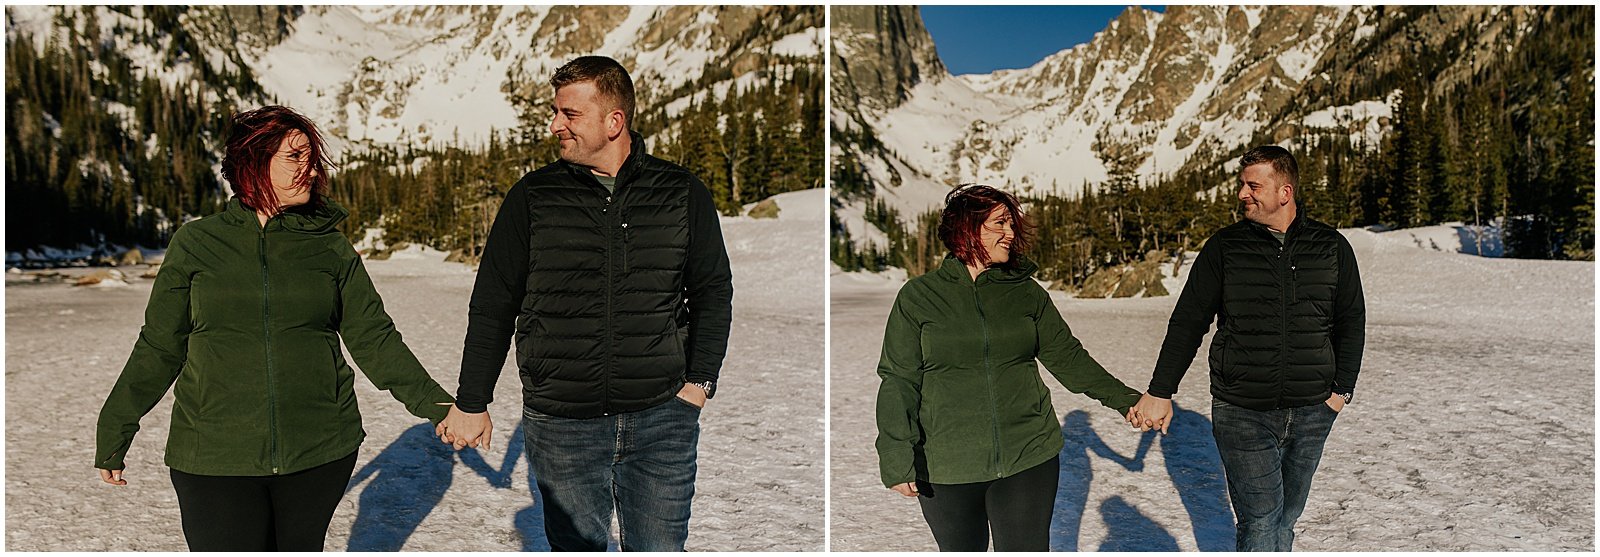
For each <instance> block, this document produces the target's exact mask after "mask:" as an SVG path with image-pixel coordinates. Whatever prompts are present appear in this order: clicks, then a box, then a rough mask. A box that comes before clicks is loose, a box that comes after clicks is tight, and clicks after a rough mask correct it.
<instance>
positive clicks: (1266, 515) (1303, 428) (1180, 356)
mask: <svg viewBox="0 0 1600 557" xmlns="http://www.w3.org/2000/svg"><path fill="white" fill-rule="evenodd" d="M1239 167H1240V171H1239V184H1240V186H1239V199H1240V201H1243V202H1244V216H1245V220H1244V221H1242V222H1239V223H1236V224H1233V225H1230V226H1228V227H1226V228H1223V229H1222V230H1219V231H1217V233H1216V234H1213V235H1212V236H1211V238H1210V239H1208V240H1207V241H1206V244H1205V247H1203V248H1201V249H1200V256H1199V257H1198V258H1196V259H1195V262H1194V266H1193V267H1192V268H1190V270H1189V280H1188V283H1187V284H1185V285H1184V287H1183V294H1182V295H1180V296H1179V298H1178V304H1177V306H1176V307H1175V308H1174V309H1173V310H1172V319H1171V320H1170V321H1169V322H1168V324H1167V338H1166V340H1165V341H1164V342H1163V343H1162V344H1161V355H1160V357H1159V359H1158V361H1157V362H1156V369H1155V374H1154V377H1152V378H1151V380H1150V388H1149V390H1148V391H1146V393H1145V395H1144V397H1143V398H1141V399H1140V400H1139V403H1138V404H1137V405H1135V406H1134V410H1133V412H1132V414H1133V416H1132V417H1130V419H1129V421H1130V422H1131V423H1133V424H1134V425H1135V426H1141V427H1159V428H1160V429H1161V430H1162V432H1163V433H1165V432H1166V429H1167V425H1168V421H1169V420H1170V418H1171V416H1172V400H1171V398H1172V395H1173V393H1175V392H1177V390H1178V382H1179V380H1181V379H1183V374H1184V372H1185V371H1187V370H1188V368H1189V363H1190V362H1191V361H1193V360H1194V356H1195V351H1196V350H1197V349H1198V348H1199V346H1200V340H1201V337H1203V336H1205V334H1206V331H1207V329H1209V328H1210V327H1211V318H1212V317H1213V316H1215V317H1216V318H1217V334H1216V336H1215V337H1213V338H1212V341H1211V356H1210V364H1211V395H1212V403H1211V404H1212V406H1211V420H1212V422H1211V425H1212V428H1211V429H1212V435H1213V436H1214V437H1215V438H1216V441H1217V451H1218V452H1219V453H1220V454H1221V457H1222V466H1223V469H1224V471H1225V472H1226V475H1227V480H1228V496H1229V498H1230V499H1231V500H1232V501H1233V511H1234V515H1235V519H1236V523H1237V524H1236V526H1237V530H1236V541H1237V543H1238V550H1239V551H1289V550H1290V547H1291V545H1292V544H1293V542H1294V523H1295V521H1296V520H1298V519H1299V518H1300V513H1301V512H1302V511H1304V510H1305V504H1306V495H1307V494H1308V493H1309V492H1310V489H1311V476H1312V473H1314V472H1316V469H1317V462H1318V461H1319V460H1321V458H1322V446H1323V443H1324V442H1325V441H1327V438H1328V432H1329V431H1330V430H1331V429H1332V428H1333V421H1334V418H1335V417H1336V416H1337V415H1338V412H1339V411H1341V410H1343V409H1344V406H1345V405H1346V404H1349V403H1350V402H1351V400H1352V397H1353V395H1354V393H1355V386H1356V374H1357V373H1358V372H1359V371H1360V370H1361V347H1362V342H1363V341H1364V339H1365V336H1366V332H1365V327H1366V306H1365V302H1364V301H1363V298H1362V293H1361V276H1360V274H1359V273H1358V272H1357V270H1356V258H1355V252H1354V251H1353V250H1351V249H1350V242H1348V241H1346V240H1345V238H1344V236H1342V235H1340V234H1339V232H1338V231H1337V230H1334V229H1333V228H1332V227H1329V226H1328V225H1326V224H1322V223H1320V222H1317V221H1314V220H1311V219H1309V218H1306V217H1305V216H1304V215H1302V214H1301V213H1300V210H1299V207H1298V204H1297V203H1296V202H1295V188H1296V187H1298V185H1299V169H1298V166H1297V165H1296V164H1295V160H1294V156H1293V155H1291V154H1289V151H1287V150H1285V149H1283V148H1282V147H1278V146H1274V145H1267V146H1262V147H1256V148H1254V149H1251V150H1250V151H1249V152H1247V153H1245V155H1244V157H1243V158H1242V159H1240V162H1239Z"/></svg>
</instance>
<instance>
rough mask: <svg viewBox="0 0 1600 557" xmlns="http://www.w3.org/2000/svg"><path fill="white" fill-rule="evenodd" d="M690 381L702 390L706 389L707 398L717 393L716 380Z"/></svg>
mask: <svg viewBox="0 0 1600 557" xmlns="http://www.w3.org/2000/svg"><path fill="white" fill-rule="evenodd" d="M688 383H689V384H690V385H694V386H696V387H700V390H702V391H705V392H706V399H707V400H709V399H711V398H712V397H714V396H716V395H717V382H716V381H689V382H688Z"/></svg>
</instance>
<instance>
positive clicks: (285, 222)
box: [222, 197, 350, 234]
mask: <svg viewBox="0 0 1600 557" xmlns="http://www.w3.org/2000/svg"><path fill="white" fill-rule="evenodd" d="M349 216H350V212H349V211H346V210H345V208H344V207H342V206H340V205H339V204H338V203H337V202H334V200H333V199H331V198H328V197H323V198H322V203H321V205H320V206H316V207H313V206H311V205H309V204H307V205H300V206H297V207H290V208H288V209H284V210H283V212H281V213H278V215H277V216H275V217H272V218H271V219H268V220H267V229H269V230H270V229H272V228H274V227H280V226H281V227H282V228H283V229H285V230H290V231H293V232H299V233H303V234H321V233H324V232H329V231H332V230H334V229H335V228H337V227H338V226H339V223H340V222H343V221H344V219H345V218H346V217H349ZM222 218H223V220H224V221H226V222H228V223H229V224H234V225H238V226H244V227H247V228H251V229H257V230H259V229H260V227H261V220H260V219H258V218H256V212H255V210H254V209H251V208H249V207H246V206H245V205H244V203H243V202H241V201H239V198H238V197H233V198H230V199H228V203H227V205H225V206H224V207H223V209H222Z"/></svg>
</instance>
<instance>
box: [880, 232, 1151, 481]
mask: <svg viewBox="0 0 1600 557" xmlns="http://www.w3.org/2000/svg"><path fill="white" fill-rule="evenodd" d="M1017 263H1018V264H1017V265H1016V266H1015V267H1014V268H1010V269H1003V268H991V269H989V270H986V271H984V272H983V273H981V274H979V275H978V279H977V281H976V283H974V281H973V280H972V275H971V274H970V273H969V272H968V271H967V268H966V266H965V265H963V264H962V263H961V262H960V261H958V260H956V259H955V258H953V257H947V258H945V260H944V263H943V264H941V265H940V266H939V268H938V269H937V270H935V271H933V272H930V273H928V274H925V275H922V276H920V277H917V278H914V279H911V281H910V282H907V283H906V285H905V286H904V287H901V288H900V294H899V295H898V296H897V297H896V298H895V301H894V308H893V309H891V310H890V312H889V323H888V326H887V328H886V329H885V330H884V333H883V356H882V358H881V359H879V361H878V376H879V377H882V378H883V383H882V384H881V385H880V386H879V387H878V441H877V448H878V465H879V472H880V473H881V475H882V479H883V485H884V486H886V487H888V486H894V485H897V484H902V483H906V482H910V481H912V480H924V481H928V482H932V483H939V484H962V483H976V482H983V481H990V480H995V479H999V478H1004V477H1007V476H1010V475H1012V474H1016V473H1017V472H1021V471H1023V470H1027V469H1028V468H1031V467H1033V466H1037V465H1039V464H1041V463H1043V462H1045V461H1047V460H1050V458H1051V457H1053V456H1055V455H1056V454H1057V453H1060V452H1061V447H1062V446H1063V442H1062V438H1061V422H1060V421H1058V420H1057V419H1056V413H1055V408H1053V407H1052V406H1051V405H1050V391H1049V389H1048V388H1046V387H1045V385H1044V381H1043V380H1042V379H1041V378H1040V374H1039V364H1040V363H1043V364H1044V366H1045V367H1046V368H1048V369H1049V371H1050V373H1051V374H1052V375H1055V377H1056V380H1058V381H1060V382H1061V384H1062V385H1064V386H1066V388H1067V390H1070V391H1072V392H1074V393H1082V394H1086V395H1088V396H1089V397H1090V398H1093V399H1095V400H1098V401H1100V403H1101V404H1103V405H1105V406H1106V407H1108V408H1112V409H1115V410H1116V411H1117V413H1118V414H1126V413H1127V410H1128V409H1129V408H1131V407H1132V406H1133V405H1134V403H1135V402H1138V400H1139V393H1138V392H1137V391H1134V390H1133V389H1130V388H1128V386H1126V385H1124V384H1122V382H1121V381H1118V380H1117V378H1116V377H1113V376H1112V375H1111V374H1110V373H1107V372H1106V370H1105V368H1103V367H1101V366H1100V364H1099V363H1097V362H1095V361H1094V358H1092V357H1090V356H1089V352H1088V351H1087V350H1084V348H1083V344H1082V343H1080V342H1078V339H1077V338H1075V337H1073V336H1072V331H1071V329H1068V328H1067V323H1066V321H1064V320H1062V319H1061V313H1060V312H1059V311H1057V310H1056V306H1055V304H1054V303H1052V302H1051V301H1050V295H1049V294H1047V293H1046V292H1045V290H1044V288H1042V287H1040V286H1039V284H1038V283H1036V282H1034V281H1033V279H1032V276H1033V273H1034V271H1035V270H1036V269H1037V268H1038V267H1037V266H1036V265H1035V264H1034V263H1033V262H1032V261H1028V260H1027V259H1026V258H1019V259H1018V261H1017Z"/></svg>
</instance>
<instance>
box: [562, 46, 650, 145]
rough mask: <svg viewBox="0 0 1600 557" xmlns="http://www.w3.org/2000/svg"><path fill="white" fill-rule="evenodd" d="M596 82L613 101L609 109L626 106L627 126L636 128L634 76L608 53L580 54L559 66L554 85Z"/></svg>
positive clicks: (624, 123) (599, 88)
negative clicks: (609, 56)
mask: <svg viewBox="0 0 1600 557" xmlns="http://www.w3.org/2000/svg"><path fill="white" fill-rule="evenodd" d="M585 81H589V82H593V83H594V87H595V89H598V90H599V91H600V96H603V97H605V98H606V99H608V100H610V101H611V103H612V105H611V106H610V107H607V108H608V111H609V109H611V108H620V109H622V121H623V125H624V126H623V127H624V129H630V130H631V129H633V110H634V96H633V78H630V77H628V70H627V69H625V68H623V67H622V64H620V63H618V62H617V61H616V60H612V59H610V58H607V57H605V56H580V57H578V58H576V59H573V60H572V61H571V62H567V63H566V64H563V65H562V66H561V67H560V68H556V74H555V75H554V76H551V77H550V86H551V87H552V88H555V89H557V90H559V89H561V88H562V87H565V86H567V85H571V84H573V83H582V82H585Z"/></svg>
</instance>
